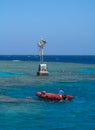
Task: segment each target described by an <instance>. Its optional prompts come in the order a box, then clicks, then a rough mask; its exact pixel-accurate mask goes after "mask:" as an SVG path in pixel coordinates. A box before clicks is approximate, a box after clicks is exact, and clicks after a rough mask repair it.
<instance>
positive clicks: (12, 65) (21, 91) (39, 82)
mask: <svg viewBox="0 0 95 130" xmlns="http://www.w3.org/2000/svg"><path fill="white" fill-rule="evenodd" d="M38 64H39V63H38V62H32V61H17V62H14V61H0V130H70V129H71V130H84V129H86V130H94V129H95V64H76V63H62V62H61V63H60V62H48V63H47V64H48V70H49V76H43V77H38V76H36V72H37V69H38ZM61 88H63V89H64V92H65V94H70V95H73V96H74V99H73V100H71V101H65V102H64V101H63V102H55V101H43V100H40V99H39V98H38V97H36V92H37V91H43V90H45V91H47V92H52V93H58V91H59V89H61Z"/></svg>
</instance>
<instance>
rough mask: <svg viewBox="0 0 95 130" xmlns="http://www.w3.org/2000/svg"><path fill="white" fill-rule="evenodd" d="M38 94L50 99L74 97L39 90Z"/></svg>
mask: <svg viewBox="0 0 95 130" xmlns="http://www.w3.org/2000/svg"><path fill="white" fill-rule="evenodd" d="M36 95H37V96H38V97H40V98H42V99H50V100H65V99H69V100H70V99H72V98H73V96H71V95H58V94H53V93H46V92H37V93H36Z"/></svg>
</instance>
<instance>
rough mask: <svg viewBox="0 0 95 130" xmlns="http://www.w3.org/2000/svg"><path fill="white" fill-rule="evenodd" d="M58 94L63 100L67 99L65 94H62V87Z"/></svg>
mask: <svg viewBox="0 0 95 130" xmlns="http://www.w3.org/2000/svg"><path fill="white" fill-rule="evenodd" d="M58 94H59V95H60V96H62V98H63V100H66V99H67V97H66V95H65V94H64V91H63V89H60V90H59V93H58Z"/></svg>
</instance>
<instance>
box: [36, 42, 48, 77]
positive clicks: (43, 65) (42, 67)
mask: <svg viewBox="0 0 95 130" xmlns="http://www.w3.org/2000/svg"><path fill="white" fill-rule="evenodd" d="M45 45H46V41H44V40H41V41H39V42H38V47H39V51H40V54H39V55H40V64H39V68H38V72H37V75H39V76H44V75H48V69H47V64H46V63H44V62H43V55H44V54H43V49H44V46H45Z"/></svg>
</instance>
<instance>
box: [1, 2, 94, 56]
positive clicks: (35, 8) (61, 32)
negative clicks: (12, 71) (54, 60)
mask: <svg viewBox="0 0 95 130" xmlns="http://www.w3.org/2000/svg"><path fill="white" fill-rule="evenodd" d="M42 38H43V39H44V40H46V42H47V44H46V46H45V47H44V55H95V0H0V55H38V51H39V47H38V46H37V43H38V42H39V41H40V40H41V39H42Z"/></svg>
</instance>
